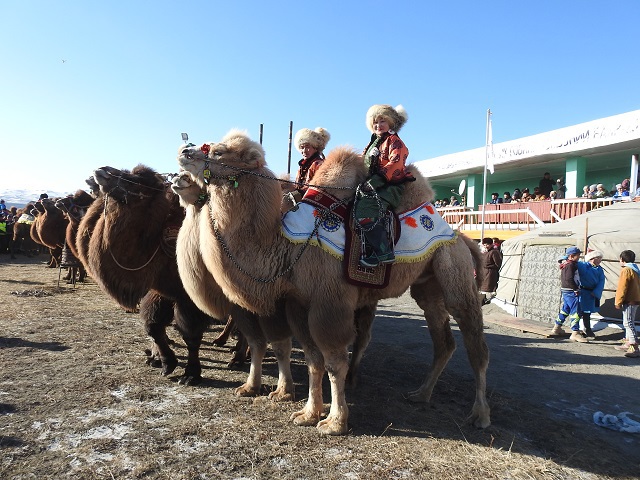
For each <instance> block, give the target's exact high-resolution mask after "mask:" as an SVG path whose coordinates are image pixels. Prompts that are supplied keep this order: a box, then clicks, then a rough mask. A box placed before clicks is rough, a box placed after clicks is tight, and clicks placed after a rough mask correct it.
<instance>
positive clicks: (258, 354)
mask: <svg viewBox="0 0 640 480" xmlns="http://www.w3.org/2000/svg"><path fill="white" fill-rule="evenodd" d="M171 188H172V190H173V191H174V193H176V194H177V195H178V196H179V197H180V204H181V205H182V206H183V207H184V208H185V210H186V215H185V219H184V221H183V223H182V227H181V228H180V232H179V233H178V242H177V245H176V251H177V260H178V271H179V273H180V278H181V280H182V283H183V285H184V288H185V290H186V291H187V293H188V294H189V296H190V297H191V298H192V299H193V301H194V302H195V304H196V305H197V306H198V307H199V308H200V309H201V310H202V311H203V312H206V313H208V314H209V315H211V316H213V317H216V318H226V317H228V318H229V320H228V325H227V327H228V328H229V329H230V328H231V324H235V325H236V326H237V327H238V329H239V330H240V332H241V335H240V337H241V338H239V340H238V344H237V345H236V354H235V355H234V358H233V359H232V361H231V364H233V363H243V362H244V361H246V352H247V346H246V342H247V341H249V346H250V347H251V352H252V355H251V367H250V370H249V376H248V378H247V381H246V382H245V383H244V384H243V385H242V386H240V387H238V388H237V389H236V394H237V395H239V396H253V395H257V394H259V393H260V390H261V387H262V359H263V357H264V355H265V353H266V350H267V343H269V342H270V343H271V344H272V349H273V351H274V353H275V355H276V359H277V361H278V371H279V374H278V385H277V387H276V389H275V390H274V391H273V392H271V393H270V394H269V398H270V399H272V400H274V401H286V400H293V394H294V383H293V378H292V376H291V366H290V355H291V332H290V331H289V330H288V327H286V323H284V322H283V321H278V320H277V319H276V318H269V319H260V318H259V317H258V316H257V315H255V314H253V313H251V312H249V311H247V310H245V309H242V308H240V307H238V306H236V305H234V304H233V303H231V302H230V301H229V300H228V299H227V298H226V297H225V295H224V293H223V292H222V289H221V288H220V287H219V286H218V284H217V283H216V281H215V279H214V278H213V276H212V275H211V274H210V273H209V271H208V270H207V268H206V266H205V264H204V261H203V259H202V254H201V252H200V248H199V239H200V217H201V216H203V217H204V218H205V219H207V218H209V216H210V213H209V206H208V204H207V202H206V191H203V189H202V188H201V187H200V186H199V185H198V184H197V183H195V182H193V181H192V179H191V176H190V174H188V173H186V172H181V173H180V174H179V175H178V176H177V177H176V178H174V180H173V184H172V186H171ZM265 321H266V322H267V325H279V326H281V327H285V328H284V329H282V328H277V329H273V328H272V329H267V331H268V333H270V335H269V337H267V335H266V334H265V332H264V330H263V329H262V328H261V324H262V323H263V322H265ZM219 341H222V339H220V340H219Z"/></svg>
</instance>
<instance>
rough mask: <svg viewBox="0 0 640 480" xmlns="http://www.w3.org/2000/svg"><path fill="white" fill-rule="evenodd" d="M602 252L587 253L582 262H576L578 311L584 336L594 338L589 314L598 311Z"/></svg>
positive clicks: (601, 281)
mask: <svg viewBox="0 0 640 480" xmlns="http://www.w3.org/2000/svg"><path fill="white" fill-rule="evenodd" d="M600 262H602V252H601V251H599V250H591V251H587V254H586V255H585V256H584V261H583V262H578V273H579V274H580V299H579V302H578V311H579V314H580V317H581V318H582V323H583V324H584V336H585V337H587V338H596V335H595V333H593V330H591V314H592V313H597V312H598V310H600V297H601V296H602V291H603V290H604V270H603V269H602V267H601V266H600Z"/></svg>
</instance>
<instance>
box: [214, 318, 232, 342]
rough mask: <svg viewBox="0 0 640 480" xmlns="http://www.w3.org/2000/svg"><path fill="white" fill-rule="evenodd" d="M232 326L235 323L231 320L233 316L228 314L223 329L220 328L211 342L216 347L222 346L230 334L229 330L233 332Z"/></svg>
mask: <svg viewBox="0 0 640 480" xmlns="http://www.w3.org/2000/svg"><path fill="white" fill-rule="evenodd" d="M234 327H235V323H234V322H233V317H232V316H231V315H229V318H228V319H227V323H226V324H225V326H224V330H222V332H221V333H220V335H218V336H217V337H216V338H215V339H214V340H213V344H214V345H215V346H217V347H222V346H224V344H225V343H227V340H229V336H230V335H231V332H233V329H234Z"/></svg>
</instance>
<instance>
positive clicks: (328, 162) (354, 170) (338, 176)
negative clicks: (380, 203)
mask: <svg viewBox="0 0 640 480" xmlns="http://www.w3.org/2000/svg"><path fill="white" fill-rule="evenodd" d="M366 178H367V169H366V167H365V166H364V161H363V160H362V155H360V154H359V153H358V152H357V151H356V150H355V149H354V148H353V147H350V146H347V145H341V146H339V147H336V148H333V149H332V150H331V151H330V152H329V153H328V154H327V157H326V159H325V160H324V162H322V165H320V167H319V168H318V171H317V172H316V174H315V175H314V177H313V182H312V183H313V184H314V185H318V186H322V187H324V188H322V189H323V190H325V191H326V192H327V193H329V194H331V195H333V196H335V197H337V198H340V199H343V198H347V197H352V196H353V194H354V192H355V188H356V186H358V185H359V184H361V183H362V182H364V181H365V180H366ZM332 187H334V188H332ZM335 187H338V188H335ZM343 188H347V190H342V189H343Z"/></svg>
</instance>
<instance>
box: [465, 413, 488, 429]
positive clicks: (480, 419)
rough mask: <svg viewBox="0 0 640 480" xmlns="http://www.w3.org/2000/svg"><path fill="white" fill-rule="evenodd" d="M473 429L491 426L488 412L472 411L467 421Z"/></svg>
mask: <svg viewBox="0 0 640 480" xmlns="http://www.w3.org/2000/svg"><path fill="white" fill-rule="evenodd" d="M468 421H469V423H472V424H473V426H474V427H476V428H480V429H485V428H487V427H488V426H490V425H491V416H490V415H489V412H488V411H475V410H474V411H473V412H472V413H471V415H470V416H469V419H468Z"/></svg>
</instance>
